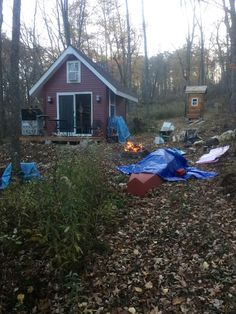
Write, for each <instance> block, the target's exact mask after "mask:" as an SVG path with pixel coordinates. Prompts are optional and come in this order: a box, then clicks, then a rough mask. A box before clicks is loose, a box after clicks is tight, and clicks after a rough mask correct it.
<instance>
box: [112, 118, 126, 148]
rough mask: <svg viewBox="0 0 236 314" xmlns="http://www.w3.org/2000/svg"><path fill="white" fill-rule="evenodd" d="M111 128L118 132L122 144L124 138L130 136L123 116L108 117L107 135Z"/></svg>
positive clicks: (124, 140)
mask: <svg viewBox="0 0 236 314" xmlns="http://www.w3.org/2000/svg"><path fill="white" fill-rule="evenodd" d="M112 129H114V130H115V131H116V132H117V134H118V140H119V143H121V144H124V143H125V142H126V140H127V139H128V138H129V137H130V132H129V129H128V127H127V124H126V123H125V120H124V119H123V117H120V116H114V117H111V118H109V121H108V136H111V135H112Z"/></svg>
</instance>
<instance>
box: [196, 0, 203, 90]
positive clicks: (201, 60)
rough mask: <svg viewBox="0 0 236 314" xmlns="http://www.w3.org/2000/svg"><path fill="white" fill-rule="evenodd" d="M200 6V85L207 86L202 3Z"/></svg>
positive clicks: (198, 22) (198, 19)
mask: <svg viewBox="0 0 236 314" xmlns="http://www.w3.org/2000/svg"><path fill="white" fill-rule="evenodd" d="M198 5H199V17H198V18H197V24H198V27H199V31H200V64H199V78H198V83H199V85H204V84H205V41H204V32H203V22H202V12H201V3H200V1H199V2H198Z"/></svg>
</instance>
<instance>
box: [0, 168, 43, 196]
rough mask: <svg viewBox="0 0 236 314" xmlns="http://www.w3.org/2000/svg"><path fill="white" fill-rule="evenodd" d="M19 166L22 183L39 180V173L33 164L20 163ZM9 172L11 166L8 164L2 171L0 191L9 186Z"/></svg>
mask: <svg viewBox="0 0 236 314" xmlns="http://www.w3.org/2000/svg"><path fill="white" fill-rule="evenodd" d="M20 165H21V170H22V173H23V177H22V179H23V180H24V181H28V180H32V179H35V178H40V173H39V171H38V169H37V166H36V163H35V162H22V163H21V164H20ZM11 172H12V165H11V164H9V165H8V166H7V167H6V169H5V170H4V172H3V175H2V178H1V179H0V190H3V189H5V188H6V187H7V186H8V185H9V184H10V180H11Z"/></svg>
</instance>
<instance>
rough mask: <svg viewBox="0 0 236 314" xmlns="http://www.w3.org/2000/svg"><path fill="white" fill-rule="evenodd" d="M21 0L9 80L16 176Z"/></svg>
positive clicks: (17, 172)
mask: <svg viewBox="0 0 236 314" xmlns="http://www.w3.org/2000/svg"><path fill="white" fill-rule="evenodd" d="M20 11H21V0H14V3H13V18H12V41H11V55H10V82H9V105H10V110H9V111H10V115H9V118H8V120H9V131H10V136H11V159H12V171H13V175H14V176H19V175H20V139H19V137H20V130H21V128H20V103H19V50H20Z"/></svg>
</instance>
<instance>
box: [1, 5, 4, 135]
mask: <svg viewBox="0 0 236 314" xmlns="http://www.w3.org/2000/svg"><path fill="white" fill-rule="evenodd" d="M2 5H3V0H0V140H1V139H2V138H3V136H4V104H3V75H2V72H3V71H2V22H3V14H2Z"/></svg>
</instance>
